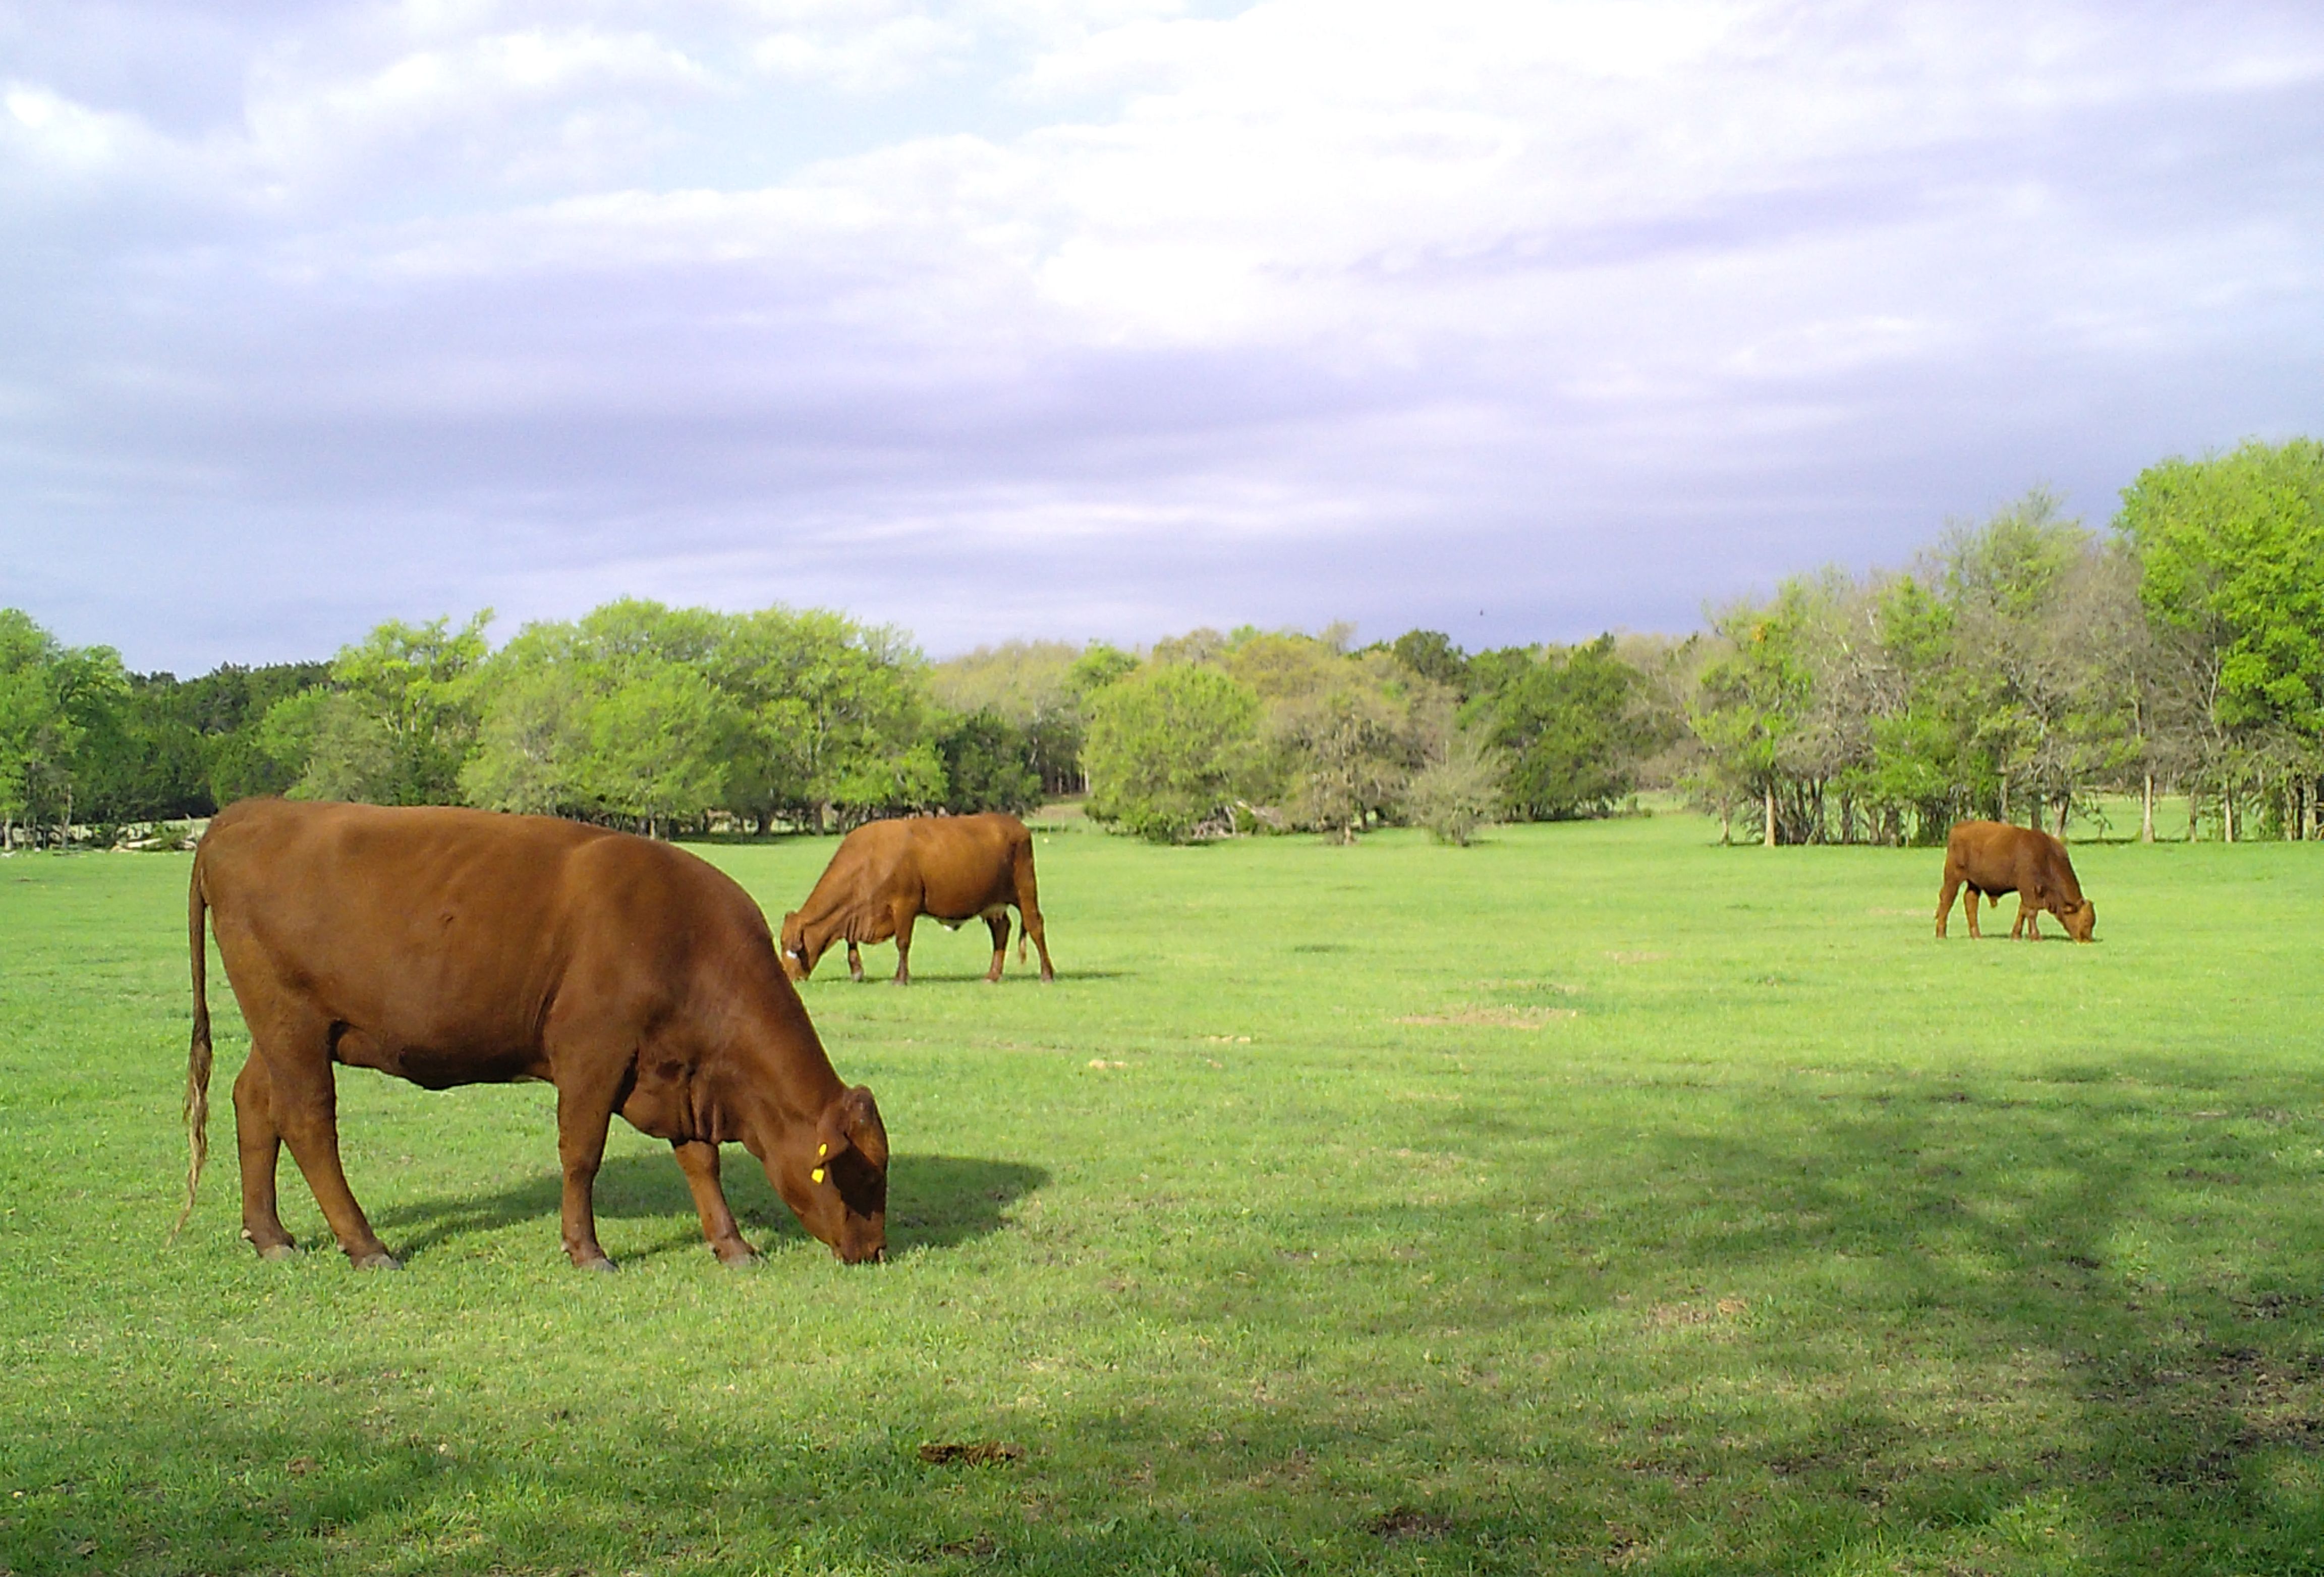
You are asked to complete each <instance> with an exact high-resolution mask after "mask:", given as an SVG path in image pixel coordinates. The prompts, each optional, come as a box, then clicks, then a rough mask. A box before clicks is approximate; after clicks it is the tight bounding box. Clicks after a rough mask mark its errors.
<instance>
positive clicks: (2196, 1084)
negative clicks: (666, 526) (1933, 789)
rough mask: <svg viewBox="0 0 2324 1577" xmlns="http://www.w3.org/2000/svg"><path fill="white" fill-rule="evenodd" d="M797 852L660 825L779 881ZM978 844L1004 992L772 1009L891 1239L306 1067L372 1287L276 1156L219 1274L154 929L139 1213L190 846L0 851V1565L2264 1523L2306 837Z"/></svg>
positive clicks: (964, 970)
mask: <svg viewBox="0 0 2324 1577" xmlns="http://www.w3.org/2000/svg"><path fill="white" fill-rule="evenodd" d="M832 847H833V844H832V843H831V842H830V841H828V840H798V841H795V842H791V843H786V844H770V845H759V846H733V847H714V848H705V849H704V850H703V851H702V852H703V853H705V855H706V856H707V857H708V858H710V859H712V860H714V861H715V862H717V863H718V864H719V865H721V866H723V867H724V869H726V870H728V871H731V872H733V874H734V875H735V876H736V877H737V878H738V879H739V880H741V881H742V883H743V884H744V885H745V886H746V887H747V888H749V890H751V891H752V893H753V894H754V895H755V896H756V897H757V898H758V899H759V900H760V901H761V904H763V905H764V906H765V907H766V908H767V909H768V910H769V911H770V914H773V915H775V916H778V917H779V915H780V913H781V911H782V910H783V909H785V908H788V907H790V906H791V905H792V904H794V903H796V902H797V901H798V899H799V897H800V896H801V895H803V894H804V893H805V891H806V890H807V888H808V887H809V885H810V884H811V883H812V881H813V880H814V878H815V876H816V872H817V871H819V870H820V868H821V865H822V863H823V862H824V861H825V859H827V858H828V857H829V854H830V852H831V850H832ZM1038 855H1039V859H1040V862H1041V864H1040V875H1041V884H1042V894H1043V898H1044V902H1045V908H1046V909H1047V915H1048V922H1049V931H1050V943H1051V947H1052V950H1053V952H1054V953H1055V954H1056V961H1057V964H1058V968H1059V971H1060V976H1061V978H1060V979H1059V981H1058V982H1057V983H1056V984H1055V985H1054V986H1050V987H1046V988H1045V987H1043V986H1041V985H1039V984H1037V982H1035V981H1034V980H1033V978H1032V976H1031V972H1030V971H1026V972H1023V973H1019V966H1018V965H1017V964H1016V962H1015V954H1014V949H1013V947H1012V950H1011V955H1010V970H1011V973H1010V977H1009V979H1008V981H1007V982H1005V983H1004V984H1003V985H1001V987H1000V988H999V989H997V990H995V989H991V988H988V987H986V986H984V985H982V984H981V983H979V982H978V977H979V976H980V975H981V974H982V971H983V967H984V964H985V960H986V956H987V944H986V940H985V937H984V935H983V931H982V927H980V926H975V925H972V926H970V927H967V928H965V929H964V930H963V931H961V932H959V933H957V934H948V933H946V932H944V931H942V930H939V929H937V928H936V927H933V926H927V925H924V926H923V927H922V928H921V930H920V933H919V939H918V947H917V948H916V949H915V953H914V958H913V964H914V968H915V971H916V983H915V984H913V985H912V986H911V987H910V988H908V990H903V991H898V990H895V989H892V988H890V987H889V986H887V985H885V984H865V985H861V986H858V985H853V984H851V983H850V982H848V981H847V979H846V972H845V968H844V959H843V958H841V957H840V956H838V955H836V954H835V955H834V956H833V957H831V958H828V959H826V960H825V964H824V966H823V969H822V971H821V973H820V974H819V975H818V978H816V980H815V981H813V982H809V983H808V984H807V986H806V987H805V990H804V994H805V997H806V1001H807V1005H808V1008H809V1010H810V1011H811V1012H812V1013H813V1015H814V1017H815V1019H816V1024H817V1026H818V1027H819V1028H820V1029H821V1031H822V1033H823V1036H824V1037H825V1042H826V1044H827V1045H828V1047H829V1048H830V1051H831V1054H832V1057H833V1059H834V1061H835V1064H836V1065H837V1066H838V1068H839V1070H840V1072H841V1073H842V1074H843V1075H844V1076H845V1077H846V1078H848V1079H849V1080H851V1081H861V1082H866V1083H869V1084H871V1086H872V1087H873V1089H874V1090H875V1091H876V1092H877V1093H878V1095H879V1098H880V1102H881V1109H882V1111H884V1112H885V1114H886V1118H887V1121H888V1126H889V1130H890V1134H891V1136H892V1138H893V1140H894V1143H895V1147H896V1154H897V1158H896V1162H895V1166H894V1173H893V1189H892V1195H891V1204H890V1251H891V1259H890V1262H889V1263H887V1264H886V1265H884V1266H879V1267H865V1268H854V1269H849V1268H843V1267H841V1266H839V1265H838V1264H836V1263H835V1262H834V1261H833V1259H831V1257H830V1255H829V1254H828V1252H827V1251H826V1250H824V1249H823V1248H822V1247H821V1246H820V1245H818V1244H816V1243H814V1242H812V1241H811V1240H807V1239H806V1238H804V1237H803V1236H802V1235H801V1233H800V1232H799V1231H798V1227H797V1226H796V1224H795V1223H794V1222H792V1221H791V1219H790V1218H789V1216H788V1213H787V1212H786V1211H784V1210H783V1208H782V1207H781V1206H780V1205H779V1203H777V1202H776V1201H775V1199H774V1198H773V1196H772V1194H771V1193H770V1190H769V1189H768V1187H767V1185H766V1183H765V1180H764V1178H763V1176H758V1175H755V1174H754V1173H752V1172H750V1171H747V1170H746V1169H745V1168H746V1167H747V1163H748V1158H747V1157H744V1156H743V1155H742V1152H741V1151H740V1150H739V1149H730V1150H729V1151H728V1152H727V1153H728V1168H727V1171H728V1177H729V1185H730V1191H731V1193H732V1194H733V1197H734V1199H735V1202H736V1204H737V1208H738V1210H739V1211H740V1212H741V1213H742V1216H743V1218H744V1222H745V1225H746V1229H747V1230H748V1231H750V1232H751V1234H752V1237H753V1238H754V1240H756V1241H758V1242H759V1243H760V1244H761V1247H763V1248H764V1249H766V1250H768V1254H767V1258H766V1260H765V1262H764V1263H763V1264H761V1265H760V1266H758V1267H756V1268H752V1269H749V1270H744V1271H739V1272H738V1271H729V1270H726V1269H724V1268H721V1267H720V1266H719V1265H718V1264H717V1263H716V1262H715V1260H714V1259H712V1258H711V1256H710V1254H709V1251H708V1250H707V1249H705V1247H704V1246H703V1244H702V1242H701V1240H700V1236H699V1233H698V1230H697V1228H696V1223H695V1221H694V1216H693V1213H692V1210H691V1208H690V1206H689V1203H688V1201H687V1193H686V1189H685V1186H684V1185H683V1182H682V1179H681V1177H680V1176H679V1173H678V1168H677V1167H676V1166H675V1164H674V1163H673V1162H672V1161H671V1160H670V1159H669V1156H668V1154H667V1150H666V1147H663V1146H659V1145H657V1144H656V1143H654V1142H652V1141H650V1140H647V1139H643V1138H641V1137H640V1136H639V1135H637V1134H635V1133H633V1132H632V1131H631V1130H628V1129H626V1128H624V1127H622V1126H621V1125H620V1124H618V1123H617V1124H616V1125H615V1132H614V1138H613V1145H612V1148H611V1150H610V1158H609V1160H608V1163H607V1166H606V1168H605V1171H604V1175H603V1176H602V1177H601V1179H600V1184H599V1190H598V1199H599V1208H600V1212H601V1218H602V1226H603V1234H604V1242H605V1245H606V1247H607V1249H608V1250H610V1251H611V1252H612V1253H613V1255H614V1256H615V1258H616V1259H620V1260H621V1261H622V1265H623V1270H622V1274H620V1275H618V1276H613V1277H596V1276H586V1275H582V1274H578V1273H576V1272H574V1271H573V1270H571V1269H569V1268H567V1264H566V1262H565V1259H564V1256H563V1255H562V1253H561V1252H560V1251H559V1250H558V1225H557V1219H556V1213H557V1179H556V1154H555V1138H554V1130H553V1125H552V1121H551V1112H552V1096H551V1093H550V1092H549V1090H548V1089H547V1088H545V1087H543V1086H537V1085H526V1086H514V1087H502V1088H482V1089H470V1090H462V1091H456V1092H451V1093H441V1094H430V1093H425V1092H422V1091H420V1090H417V1089H413V1088H410V1087H409V1086H405V1085H401V1084H391V1083H389V1082H387V1081H385V1080H383V1079H381V1078H379V1077H377V1076H375V1075H372V1074H361V1073H352V1074H342V1076H341V1083H340V1090H341V1097H340V1099H341V1120H342V1129H343V1132H344V1137H345V1146H346V1156H347V1166H348V1171H349V1173H350V1176H351V1178H352V1180H353V1182H354V1185H355V1189H356V1192H357V1194H358V1195H359V1197H360V1198H361V1199H362V1200H363V1201H364V1204H365V1205H366V1206H367V1207H368V1209H369V1210H370V1212H371V1214H372V1218H373V1220H374V1222H375V1223H377V1225H378V1226H379V1228H380V1231H381V1232H382V1234H383V1237H384V1238H385V1239H386V1240H387V1241H388V1243H389V1244H390V1246H391V1247H392V1248H393V1249H394V1250H396V1251H397V1252H399V1253H400V1254H402V1255H403V1256H405V1257H406V1259H408V1262H409V1268H407V1269H406V1270H405V1271H403V1272H402V1273H401V1274H398V1275H377V1274H374V1275H357V1274H355V1273H354V1272H352V1271H351V1270H349V1268H347V1265H346V1260H345V1259H343V1258H342V1257H341V1256H340V1255H338V1254H337V1252H336V1250H332V1249H331V1248H330V1247H329V1244H328V1240H327V1235H325V1233H324V1231H323V1228H322V1222H321V1220H320V1216H319V1214H318V1212H317V1211H316V1209H315V1207H314V1205H313V1203H312V1201H311V1199H310V1198H309V1196H308V1194H307V1192H306V1189H305V1186H304V1185H303V1183H301V1182H300V1180H299V1178H298V1176H297V1174H296V1171H295V1168H293V1167H291V1164H290V1162H289V1160H288V1157H285V1162H284V1202H285V1208H284V1214H285V1218H286V1220H287V1221H288V1222H290V1224H291V1229H292V1231H294V1232H297V1233H299V1234H300V1237H301V1240H302V1241H305V1242H307V1243H309V1245H311V1246H314V1247H316V1248H317V1249H318V1251H316V1252H313V1253H310V1254H309V1255H307V1256H305V1257H303V1258H302V1259H300V1260H297V1261H295V1262H292V1263H290V1264H287V1265H267V1264H262V1263H260V1262H259V1261H258V1260H257V1259H255V1258H254V1256H252V1255H251V1253H250V1252H249V1250H247V1249H246V1248H245V1247H244V1245H243V1244H242V1243H241V1242H240V1241H239V1240H237V1238H236V1229H237V1225H238V1213H237V1203H236V1196H235V1155H234V1148H233V1139H232V1134H233V1128H232V1115H231V1103H230V1102H229V1101H228V1100H227V1099H226V1091H227V1089H228V1088H229V1087H230V1085H231V1084H232V1080H233V1075H234V1073H235V1070H236V1068H237V1067H238V1066H239V1065H240V1063H241V1060H242V1057H243V1056H244V1052H245V1049H246V1041H245V1039H244V1037H243V1035H242V1033H241V1029H240V1022H239V1019H236V1018H235V1015H234V1013H233V1010H232V1001H231V996H230V994H229V993H228V991H226V987H225V983H224V979H223V976H222V974H220V973H217V972H216V971H215V970H214V971H213V973H212V975H211V982H212V1001H213V1007H214V1010H217V1012H218V1014H219V1017H220V1019H221V1033H220V1037H219V1063H218V1074H217V1083H216V1085H215V1086H214V1094H215V1096H216V1098H217V1113H216V1114H215V1116H214V1118H213V1125H212V1139H213V1143H214V1152H213V1165H212V1168H211V1171H210V1173H209V1176H208V1179H207V1180H206V1183H205V1186H204V1190H203V1194H202V1201H201V1204H200V1207H199V1209H198V1211H197V1212H196V1213H195V1216H194V1220H193V1222H192V1224H191V1226H190V1227H189V1229H188V1231H187V1233H186V1235H185V1237H184V1238H183V1239H181V1240H180V1242H179V1243H178V1244H177V1246H176V1247H174V1248H165V1247H164V1246H163V1240H164V1238H165V1236H166V1234H167V1232H168V1230H169V1226H170V1222H171V1218H172V1216H173V1215H174V1213H175V1212H176V1209H177V1206H178V1202H179V1199H180V1189H181V1186H182V1174H183V1167H184V1139H183V1134H182V1130H181V1128H180V1121H179V1115H178V1103H179V1094H180V1086H181V1083H182V1080H183V1078H184V1074H185V1042H186V1028H187V1022H188V997H187V985H186V959H185V918H184V917H185V879H186V872H187V859H186V857H184V856H158V855H129V854H119V855H115V854H91V855H83V856H77V857H71V858H61V859H60V858H54V857H45V856H42V857H19V858H15V859H11V860H7V861H5V862H0V1368H5V1383H4V1384H0V1567H5V1570H6V1571H7V1572H12V1573H14V1574H16V1577H27V1574H29V1573H32V1572H108V1573H112V1572H139V1573H145V1572H151V1573H162V1572H237V1571H249V1572H341V1571H346V1572H357V1571H360V1572H439V1571H440V1572H544V1573H545V1572H591V1573H618V1572H656V1573H659V1572H705V1573H707V1572H942V1571H960V1572H969V1571H987V1570H993V1571H1028V1572H1180V1573H1190V1574H1191V1573H1209V1572H1379V1571H1386V1572H1421V1571H1426V1572H1568V1571H1577V1570H1591V1569H1597V1568H1599V1567H1600V1566H1606V1567H1615V1568H1621V1569H1625V1570H1628V1571H1631V1572H1738V1571H1784V1572H1831V1573H1844V1572H2133V1571H2139V1572H2144V1571H2163V1572H2170V1571H2186V1572H2298V1571H2316V1570H2324V1554H2319V1552H2320V1551H2324V1188H2319V1183H2324V983H2319V963H2320V962H2324V847H2319V846H2318V845H2312V844H2306V845H2303V844H2292V845H2283V844H2267V845H2248V844H2247V845H2244V846H2240V847H2223V846H2220V845H2218V844H2196V845H2173V844H2165V845H2162V846H2159V847H2153V848H2140V847H2136V846H2135V845H2127V844H2104V845H2098V844H2086V845H2080V846H2078V847H2077V848H2076V850H2075V861H2076V863H2077V866H2078V868H2079V869H2080V872H2081V875H2082V879H2083V881H2084V884H2085V887H2086V889H2087V890H2089V893H2090V895H2091V897H2092V898H2093V899H2095V900H2096V902H2097V904H2098V911H2099V918H2098V936H2099V943H2098V945H2095V946H2089V947H2076V946H2072V945H2067V944H2065V943H2063V942H2061V941H2056V940H2052V941H2051V942H2049V943H2047V944H2045V945H2040V946H2028V945H2014V944H2011V943H2009V942H2008V941H2006V939H1996V938H1997V937H2003V938H2006V932H2007V928H2008V920H2009V917H2010V915H2011V913H2012V911H2013V908H2014V900H2005V902H2004V904H2003V905H2002V907H2000V908H1997V909H1993V910H1989V911H1987V917H1988V918H1987V927H1988V928H1987V940H1986V941H1985V942H1984V943H1982V944H1972V943H1970V942H1969V941H1968V940H1967V939H1966V933H1965V930H1964V929H1963V927H1961V924H1960V921H1959V919H1958V918H1956V920H1955V922H1954V939H1953V940H1952V941H1950V943H1946V944H1939V943H1938V942H1936V941H1934V940H1933V939H1932V936H1931V934H1930V933H1931V917H1932V910H1933V908H1934V897H1935V892H1936V888H1937V884H1938V871H1939V867H1940V864H1941V854H1940V853H1938V852H1934V851H1929V850H1914V851H1888V850H1870V849H1784V850H1777V851H1764V850H1759V849H1755V848H1735V849H1724V848H1720V847H1718V846H1716V844H1715V835H1714V829H1713V828H1711V825H1709V824H1706V823H1704V822H1702V821H1701V820H1698V819H1695V818H1692V817H1690V816H1656V817H1653V818H1646V819H1634V820H1625V821H1618V822H1611V823H1603V824H1597V825H1557V826H1535V827H1521V828H1511V829H1503V830H1499V831H1496V832H1494V833H1492V834H1491V835H1489V838H1488V839H1487V841H1485V842H1484V843H1482V844H1480V845H1479V846H1477V847H1475V848H1471V849H1466V850H1459V849H1447V848H1439V847H1435V846H1432V845H1431V844H1428V843H1427V842H1426V841H1425V839H1424V838H1422V837H1420V836H1418V835H1410V834H1404V833H1390V834H1386V835H1379V836H1376V837H1373V838H1370V839H1368V840H1367V841H1366V842H1365V843H1364V844H1361V845H1360V846H1359V847H1356V848H1353V849H1340V848H1332V847H1326V846H1323V845H1322V844H1318V843H1316V842H1314V841H1313V840H1310V839H1306V838H1285V839H1277V840H1268V841H1258V842H1240V843H1234V844H1226V845H1221V846H1215V847H1207V848H1195V849H1156V848H1148V847H1144V846H1141V845H1139V844H1132V843H1130V842H1127V841H1124V840H1120V839H1116V838H1111V837H1107V836H1104V835H1100V834H1097V833H1094V832H1091V831H1086V830H1077V829H1061V830H1057V831H1055V832H1052V833H1049V834H1047V835H1044V837H1043V839H1042V842H1041V843H1040V845H1039V849H1038ZM2056 929H2057V927H2056V925H2055V922H2054V921H2052V922H2050V930H2051V932H2052V936H2055V934H2056ZM894 958H895V954H894V950H893V949H892V948H890V947H879V948H873V949H870V950H868V951H867V954H866V964H867V966H868V967H869V968H870V970H871V973H872V974H873V976H874V979H875V980H878V979H881V978H883V977H884V976H885V975H886V973H888V972H890V970H892V968H893V966H894ZM985 1441H991V1442H1001V1443H1007V1444H1009V1445H1012V1446H1017V1447H1020V1448H1021V1449H1022V1452H1023V1454H1022V1456H1021V1458H1018V1459H1016V1460H1004V1461H1001V1462H995V1463H990V1464H985V1465H973V1464H961V1463H954V1464H930V1463H927V1462H923V1461H922V1460H921V1457H920V1455H919V1452H918V1448H919V1447H920V1446H921V1445H922V1444H923V1443H975V1442H985Z"/></svg>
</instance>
